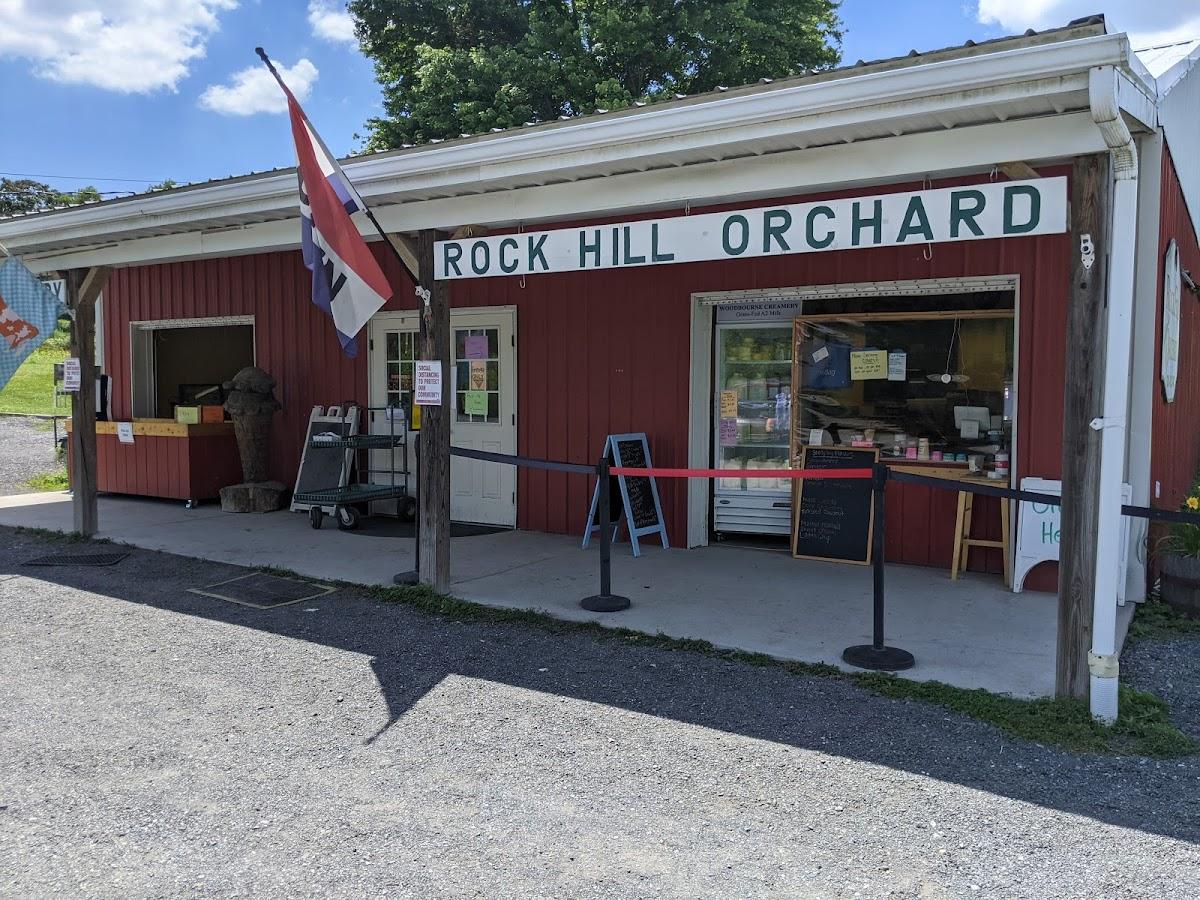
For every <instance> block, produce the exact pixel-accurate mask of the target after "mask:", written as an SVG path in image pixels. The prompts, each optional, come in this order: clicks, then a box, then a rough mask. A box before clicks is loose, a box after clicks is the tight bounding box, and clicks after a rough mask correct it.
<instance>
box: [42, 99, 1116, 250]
mask: <svg viewBox="0 0 1200 900" xmlns="http://www.w3.org/2000/svg"><path fill="white" fill-rule="evenodd" d="M1105 149H1106V148H1105V144H1104V140H1103V137H1102V136H1101V134H1100V131H1099V129H1097V128H1096V126H1095V124H1094V123H1093V122H1092V120H1091V116H1090V114H1089V113H1076V114H1072V115H1063V116H1048V117H1046V118H1042V119H1023V120H1017V121H1012V122H1004V123H995V124H992V125H978V126H973V127H964V128H961V129H956V130H955V132H954V136H953V139H949V140H948V139H947V135H946V133H945V132H944V131H936V132H926V133H922V134H911V135H902V136H900V137H893V138H882V139H879V140H873V141H862V142H859V143H855V144H847V145H841V146H836V147H817V148H812V149H809V150H793V151H787V152H781V153H772V154H767V155H763V156H758V157H753V158H748V159H732V160H724V161H721V162H714V163H705V164H696V165H691V166H680V167H678V168H673V169H667V170H656V171H650V172H634V173H630V174H627V175H613V176H608V177H605V178H592V179H587V180H583V181H574V182H566V183H561V184H553V185H542V186H537V187H527V188H519V189H514V190H505V191H493V192H491V193H483V194H473V195H470V196H464V197H448V198H443V199H437V200H424V201H414V202H412V203H405V204H403V205H397V206H387V207H380V208H379V209H377V210H376V215H377V217H378V218H379V220H380V224H382V225H383V227H384V228H385V229H387V230H388V231H401V230H411V229H420V228H436V227H444V226H445V225H446V223H448V222H456V223H458V222H470V223H472V224H479V225H495V226H505V225H511V224H513V223H515V222H524V223H526V224H535V223H553V222H555V221H565V220H571V219H580V218H586V217H591V216H599V215H616V214H622V213H632V212H644V211H649V210H666V211H669V210H671V209H681V208H682V207H683V206H684V204H686V203H690V204H692V205H700V204H705V203H720V202H730V201H739V200H746V201H753V200H755V199H760V198H762V199H765V198H771V197H781V196H787V195H792V194H803V193H809V192H814V191H820V190H827V189H830V188H835V187H847V188H849V187H855V186H866V185H873V184H883V183H887V182H895V181H902V180H907V179H919V178H922V177H924V176H926V175H927V174H934V175H935V176H936V175H948V174H953V173H956V172H966V171H981V170H983V171H986V170H987V169H989V168H990V167H992V166H993V165H995V164H997V163H1002V162H1009V161H1012V160H1024V161H1028V162H1033V163H1036V162H1038V161H1039V160H1059V159H1069V158H1070V157H1073V156H1076V155H1079V154H1087V153H1099V152H1102V151H1103V150H1105ZM360 227H362V228H363V232H364V234H367V235H368V237H372V236H373V235H372V234H371V233H370V232H369V230H368V228H367V227H366V226H365V225H360ZM299 236H300V225H299V222H298V220H297V219H288V220H281V221H274V222H264V223H261V224H256V225H247V226H245V227H241V228H232V229H224V230H220V231H213V232H209V233H201V232H190V233H187V234H179V235H167V236H163V237H152V238H142V239H140V240H134V241H123V242H120V243H117V244H107V245H104V246H100V247H93V248H88V249H82V250H78V251H68V252H63V253H54V254H42V255H34V256H29V257H26V263H27V264H28V265H30V267H31V268H34V269H35V271H39V272H41V271H48V270H53V269H60V268H75V267H84V266H92V265H99V264H105V265H134V264H139V263H152V262H165V261H168V260H179V259H194V258H200V257H206V256H208V257H213V256H232V255H238V254H245V253H257V252H265V251H269V250H280V249H287V248H294V247H297V246H298V245H299Z"/></svg>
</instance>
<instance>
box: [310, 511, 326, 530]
mask: <svg viewBox="0 0 1200 900" xmlns="http://www.w3.org/2000/svg"><path fill="white" fill-rule="evenodd" d="M324 518H325V510H323V509H321V507H319V506H310V507H309V508H308V524H309V525H311V526H312V527H313V528H320V527H321V520H322V519H324Z"/></svg>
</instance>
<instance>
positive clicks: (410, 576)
mask: <svg viewBox="0 0 1200 900" xmlns="http://www.w3.org/2000/svg"><path fill="white" fill-rule="evenodd" d="M254 52H255V53H257V54H258V57H259V59H261V60H262V61H263V64H264V65H265V66H266V67H267V70H268V71H270V73H271V74H272V75H274V76H275V80H276V81H277V82H278V83H279V87H280V88H282V89H283V93H284V95H285V96H286V97H287V98H288V100H289V102H291V103H295V104H296V108H297V109H299V111H300V115H302V116H304V121H305V123H306V124H308V126H309V129H308V131H309V134H311V135H312V137H313V138H315V139H316V140H317V142H318V143H319V144H320V145H321V149H322V150H323V151H324V152H325V155H326V156H327V157H328V158H329V159H330V160H331V161H332V163H333V165H334V167H335V168H336V169H337V170H338V173H339V174H340V175H341V176H342V177H343V178H344V179H345V180H346V183H347V184H348V185H349V186H350V189H351V190H353V191H354V194H355V197H356V199H357V200H358V206H359V207H360V211H361V212H364V213H366V215H367V219H368V220H370V222H371V224H372V225H373V226H375V230H376V231H377V232H378V233H379V236H380V237H381V238H382V239H383V242H384V243H385V244H387V246H388V249H390V250H391V251H392V255H393V256H395V257H396V262H398V263H400V268H401V269H403V270H404V271H406V272H408V273H409V275H410V277H411V278H412V280H413V281H414V282H415V283H416V285H417V294H418V296H423V295H425V294H426V292H424V291H422V290H421V279H420V275H419V273H418V272H414V271H413V270H412V269H411V268H410V267H409V265H408V263H406V262H405V261H404V257H403V256H401V255H400V251H399V250H398V249H396V245H395V244H393V243H392V240H391V238H389V237H388V235H387V232H385V231H384V230H383V226H382V225H380V224H379V220H378V219H376V218H375V214H374V213H373V212H371V208H370V207H369V206H367V201H366V200H364V199H363V198H362V196H361V195H360V194H359V193H358V188H356V187H354V183H353V182H352V181H350V178H349V176H347V175H346V173H345V171H344V170H343V169H342V167H341V166H340V165H339V164H338V162H337V159H336V157H334V155H333V154H332V153H330V152H329V148H328V147H327V146H325V141H323V140H322V139H321V136H320V135H319V134H318V133H317V130H316V129H315V128H313V127H312V123H311V122H309V121H308V116H307V115H305V113H304V110H303V109H300V104H299V103H296V98H295V97H294V96H293V95H292V92H291V90H290V89H289V88H288V86H287V83H286V82H285V81H284V80H283V78H282V77H281V76H280V74H279V72H278V71H277V70H276V69H275V64H274V63H272V62H271V58H270V57H269V56H267V51H265V50H264V49H263V48H262V47H255V48H254ZM418 308H420V304H419V303H418ZM412 405H413V404H410V408H409V421H408V422H406V423H405V427H406V428H408V427H409V426H411V424H412V418H411V417H412V409H411V406H412ZM417 439H418V441H419V440H420V436H419V434H418V438H417ZM416 449H417V452H416V454H415V461H416V465H417V473H418V483H419V480H420V466H421V458H420V453H421V450H420V445H419V444H418V446H417V448H416ZM414 496H416V495H414ZM420 502H421V501H420V498H419V497H418V498H417V503H418V512H417V515H416V516H415V517H414V519H413V537H414V541H413V543H414V545H415V546H414V550H415V554H414V555H415V563H414V568H413V569H412V570H411V571H408V572H400V573H399V574H397V575H396V576H394V577H393V579H392V580H393V581H394V582H395V583H396V584H400V585H407V584H416V583H417V582H419V581H420V573H421V516H420V507H419V504H420Z"/></svg>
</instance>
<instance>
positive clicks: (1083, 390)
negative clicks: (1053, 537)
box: [1054, 153, 1109, 699]
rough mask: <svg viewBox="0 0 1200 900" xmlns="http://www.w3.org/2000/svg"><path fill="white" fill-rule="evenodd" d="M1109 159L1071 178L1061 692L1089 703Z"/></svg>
mask: <svg viewBox="0 0 1200 900" xmlns="http://www.w3.org/2000/svg"><path fill="white" fill-rule="evenodd" d="M1108 166H1109V160H1108V154H1106V153H1105V154H1097V155H1094V156H1083V157H1078V158H1076V160H1075V169H1074V172H1073V174H1072V177H1071V237H1070V240H1071V245H1070V259H1071V284H1070V291H1069V294H1068V300H1067V341H1066V347H1065V348H1064V349H1065V351H1066V387H1065V393H1064V400H1063V461H1062V470H1063V471H1062V485H1063V487H1062V538H1061V544H1060V552H1059V563H1058V657H1057V666H1056V672H1055V683H1054V687H1055V693H1056V694H1057V695H1058V696H1060V697H1077V698H1081V699H1086V698H1087V696H1088V686H1089V682H1090V677H1089V670H1088V651H1089V650H1091V646H1092V608H1093V604H1094V602H1095V593H1096V535H1097V530H1098V527H1099V516H1100V506H1099V502H1098V495H1099V490H1100V440H1101V438H1100V432H1099V431H1096V430H1094V429H1093V428H1092V427H1091V421H1092V420H1093V419H1094V418H1096V417H1098V416H1101V415H1103V408H1104V403H1103V401H1104V298H1105V282H1106V270H1107V258H1106V252H1105V247H1106V246H1107V243H1108V241H1107V231H1106V229H1107V227H1108V223H1107V219H1108V190H1109V178H1108Z"/></svg>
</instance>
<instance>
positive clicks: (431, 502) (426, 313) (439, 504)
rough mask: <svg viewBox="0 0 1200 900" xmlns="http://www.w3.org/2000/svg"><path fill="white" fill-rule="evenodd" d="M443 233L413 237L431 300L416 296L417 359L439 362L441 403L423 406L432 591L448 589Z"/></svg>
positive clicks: (424, 516) (425, 549)
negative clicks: (439, 248) (439, 273)
mask: <svg viewBox="0 0 1200 900" xmlns="http://www.w3.org/2000/svg"><path fill="white" fill-rule="evenodd" d="M441 237H442V235H440V234H439V233H438V232H437V231H435V230H433V229H425V230H424V231H422V232H421V234H420V237H419V239H418V241H417V251H418V252H417V259H418V262H419V264H420V265H419V269H420V276H421V278H420V286H421V287H422V288H425V289H427V290H428V291H429V292H430V298H429V305H428V307H426V306H425V304H424V302H423V301H422V300H421V298H419V297H418V298H417V306H418V309H419V310H420V312H421V331H420V338H419V348H418V353H417V359H422V360H439V361H440V362H441V364H442V405H441V406H425V407H422V409H421V438H420V453H421V466H420V472H421V475H420V486H419V491H420V516H421V534H420V541H421V572H420V576H421V581H423V582H425V583H426V584H429V585H432V586H433V588H434V589H435V590H438V591H447V590H449V588H450V416H451V415H453V409H452V407H451V404H452V403H453V402H454V398H453V396H452V395H451V393H450V299H449V291H447V289H446V282H444V281H436V280H434V277H433V245H434V242H435V241H437V240H440V239H441Z"/></svg>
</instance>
